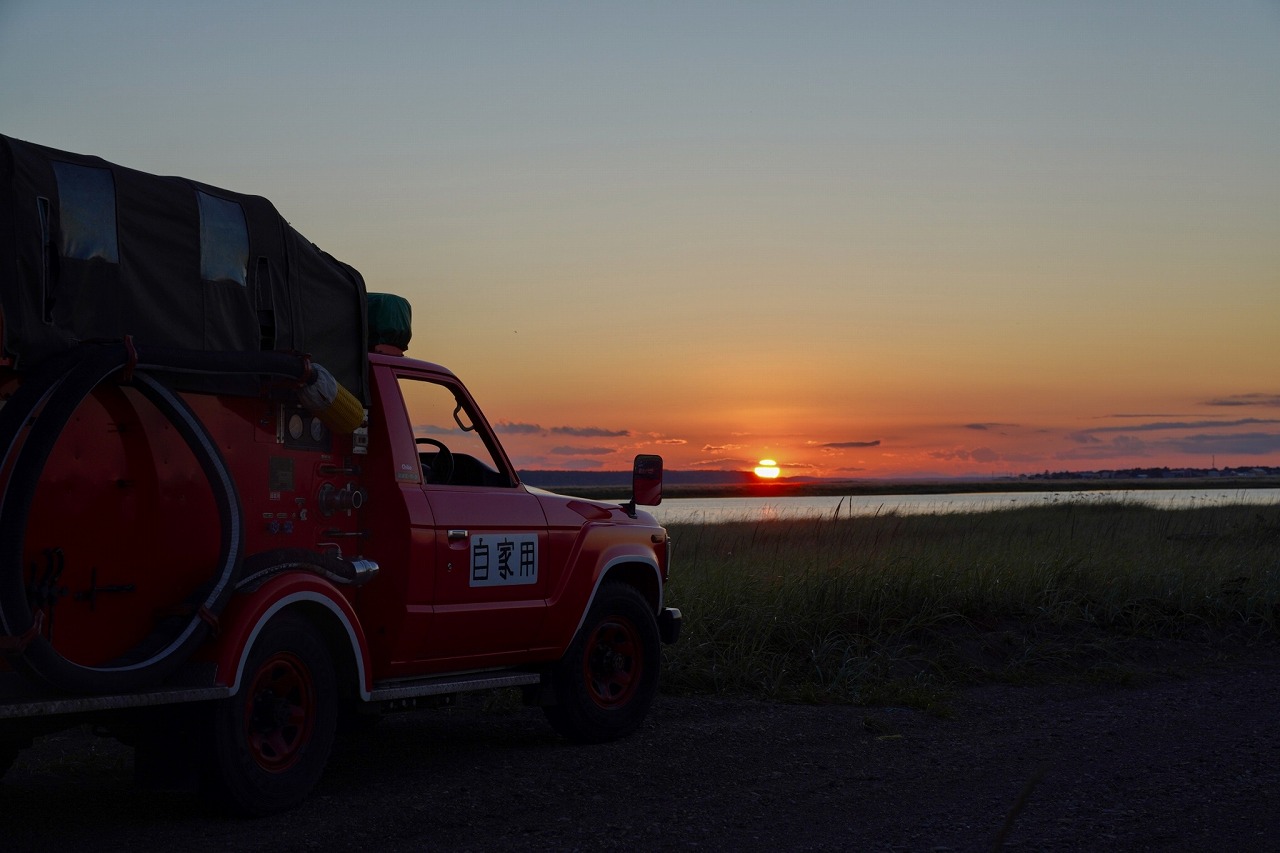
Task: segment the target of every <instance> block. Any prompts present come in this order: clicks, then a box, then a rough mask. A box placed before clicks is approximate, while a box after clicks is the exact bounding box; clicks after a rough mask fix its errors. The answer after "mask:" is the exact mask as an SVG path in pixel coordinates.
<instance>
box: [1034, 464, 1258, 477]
mask: <svg viewBox="0 0 1280 853" xmlns="http://www.w3.org/2000/svg"><path fill="white" fill-rule="evenodd" d="M1024 476H1025V477H1026V479H1029V480H1188V479H1201V478H1206V479H1212V478H1215V477H1280V467H1275V466H1257V465H1247V466H1245V465H1242V466H1240V467H1238V468H1169V467H1168V466H1165V467H1163V468H1121V469H1118V470H1114V471H1052V472H1051V471H1045V472H1044V473H1043V474H1026V475H1024Z"/></svg>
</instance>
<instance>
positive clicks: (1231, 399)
mask: <svg viewBox="0 0 1280 853" xmlns="http://www.w3.org/2000/svg"><path fill="white" fill-rule="evenodd" d="M1205 405H1206V406H1266V407H1272V408H1274V407H1277V406H1280V394H1231V395H1229V396H1226V397H1218V398H1216V399H1213V400H1206V401H1205Z"/></svg>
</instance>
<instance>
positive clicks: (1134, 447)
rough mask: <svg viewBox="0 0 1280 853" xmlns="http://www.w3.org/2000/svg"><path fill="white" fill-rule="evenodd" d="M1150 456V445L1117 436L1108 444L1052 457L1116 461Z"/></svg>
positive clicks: (1076, 449)
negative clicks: (1127, 457) (1131, 457)
mask: <svg viewBox="0 0 1280 853" xmlns="http://www.w3.org/2000/svg"><path fill="white" fill-rule="evenodd" d="M1150 455H1151V445H1149V444H1148V443H1147V442H1145V441H1143V440H1142V439H1140V438H1134V437H1133V436H1131V435H1118V436H1116V437H1115V438H1113V439H1111V441H1110V442H1099V443H1096V444H1090V445H1089V446H1087V447H1077V448H1075V449H1073V450H1063V451H1060V452H1058V453H1055V454H1054V455H1053V458H1054V459H1063V460H1071V459H1116V458H1119V457H1121V456H1140V457H1146V456H1150Z"/></svg>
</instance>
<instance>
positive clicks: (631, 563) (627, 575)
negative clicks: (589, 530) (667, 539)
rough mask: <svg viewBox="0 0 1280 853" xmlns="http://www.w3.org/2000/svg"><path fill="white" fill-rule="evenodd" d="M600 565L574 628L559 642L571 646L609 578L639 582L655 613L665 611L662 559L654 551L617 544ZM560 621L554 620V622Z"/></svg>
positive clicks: (609, 550)
mask: <svg viewBox="0 0 1280 853" xmlns="http://www.w3.org/2000/svg"><path fill="white" fill-rule="evenodd" d="M597 565H598V569H597V571H596V573H595V577H594V578H593V579H592V584H591V594H590V595H589V596H588V597H587V599H586V601H585V602H583V603H582V604H581V605H579V608H578V613H577V619H576V620H575V621H574V622H573V623H572V624H573V630H572V631H571V632H569V634H568V635H567V636H564V637H560V638H557V639H559V640H562V641H563V642H560V643H557V645H560V646H562V647H564V646H568V644H569V643H570V642H572V640H573V638H574V637H575V636H577V633H578V631H579V630H581V628H582V623H583V622H584V621H585V620H586V618H587V611H589V610H590V609H591V605H592V604H594V603H595V600H596V596H597V595H598V594H599V592H600V586H601V585H602V584H603V583H604V582H605V581H608V580H613V579H622V580H626V581H628V582H631V583H635V584H636V585H637V586H638V587H639V588H640V590H641V592H642V593H644V597H645V599H646V600H647V601H648V602H649V603H650V604H652V605H653V608H654V612H655V613H661V612H662V602H663V592H664V590H663V585H662V570H661V569H660V568H659V566H658V560H657V558H656V557H654V555H653V552H651V551H647V550H645V549H644V548H643V547H639V546H636V545H634V544H630V543H628V544H621V545H615V546H613V547H610V548H606V549H605V550H604V552H603V553H602V554H601V555H600V561H599V563H598V564H597ZM566 615H567V614H566ZM557 621H558V620H552V622H553V623H555V622H557ZM560 624H563V621H561V622H560Z"/></svg>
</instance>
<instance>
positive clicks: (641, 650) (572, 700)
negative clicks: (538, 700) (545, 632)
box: [544, 583, 661, 743]
mask: <svg viewBox="0 0 1280 853" xmlns="http://www.w3.org/2000/svg"><path fill="white" fill-rule="evenodd" d="M660 664H661V644H660V641H659V637H658V623H657V620H656V618H655V617H654V613H653V609H652V608H651V607H649V604H648V602H647V601H645V599H644V596H642V595H641V594H640V593H639V591H637V590H636V589H635V587H632V586H628V585H626V584H620V583H611V584H605V585H604V586H602V587H601V588H600V592H599V594H598V595H597V596H596V600H595V602H594V603H593V604H592V605H591V609H590V610H589V611H588V612H587V618H586V619H585V620H584V621H583V623H582V628H581V629H580V630H579V631H578V634H577V636H576V637H574V639H573V643H572V644H570V646H569V650H568V651H566V652H565V654H564V657H562V658H561V659H560V661H559V662H558V663H557V664H556V665H555V667H554V669H553V670H552V674H551V678H552V690H553V692H554V696H555V704H553V705H549V706H548V707H547V708H545V709H544V710H545V713H546V715H547V720H548V721H550V723H551V727H552V728H554V729H555V730H556V731H557V732H559V733H560V734H562V735H564V736H565V737H567V738H569V739H570V740H573V741H577V742H579V743H603V742H604V741H609V740H615V739H617V738H620V737H624V736H626V735H629V734H631V732H633V731H635V730H636V729H637V728H639V726H640V724H641V723H642V722H643V721H644V718H645V714H647V713H648V711H649V705H650V704H652V702H653V697H654V696H655V695H656V694H657V692H658V671H659V667H660Z"/></svg>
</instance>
